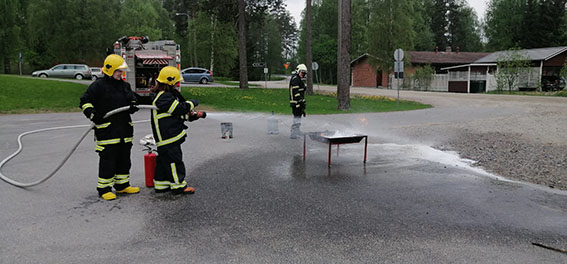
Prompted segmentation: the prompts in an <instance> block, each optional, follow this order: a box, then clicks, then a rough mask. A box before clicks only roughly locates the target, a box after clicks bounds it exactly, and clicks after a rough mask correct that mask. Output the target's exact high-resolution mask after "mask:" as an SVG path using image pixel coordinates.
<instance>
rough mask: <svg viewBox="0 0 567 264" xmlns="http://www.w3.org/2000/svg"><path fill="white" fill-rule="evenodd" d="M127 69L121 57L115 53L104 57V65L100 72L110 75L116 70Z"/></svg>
mask: <svg viewBox="0 0 567 264" xmlns="http://www.w3.org/2000/svg"><path fill="white" fill-rule="evenodd" d="M118 69H120V70H123V69H128V64H126V62H125V61H124V59H123V58H122V57H120V56H119V55H116V54H110V55H108V56H107V57H106V59H104V65H103V67H102V72H104V74H106V75H108V76H111V77H112V75H113V74H114V71H116V70H118Z"/></svg>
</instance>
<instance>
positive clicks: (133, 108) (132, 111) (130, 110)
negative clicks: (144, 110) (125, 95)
mask: <svg viewBox="0 0 567 264" xmlns="http://www.w3.org/2000/svg"><path fill="white" fill-rule="evenodd" d="M138 110H140V109H139V108H138V106H136V105H135V104H131V105H130V109H128V113H130V114H133V113H136V112H138Z"/></svg>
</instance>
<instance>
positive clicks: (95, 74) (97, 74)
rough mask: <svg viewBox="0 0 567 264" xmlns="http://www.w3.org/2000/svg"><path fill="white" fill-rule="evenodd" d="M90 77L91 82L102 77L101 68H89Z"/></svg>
mask: <svg viewBox="0 0 567 264" xmlns="http://www.w3.org/2000/svg"><path fill="white" fill-rule="evenodd" d="M91 75H92V76H93V77H92V78H91V79H93V81H95V80H96V79H98V78H103V77H104V73H103V72H102V68H98V67H91Z"/></svg>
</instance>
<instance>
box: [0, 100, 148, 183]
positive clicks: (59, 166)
mask: <svg viewBox="0 0 567 264" xmlns="http://www.w3.org/2000/svg"><path fill="white" fill-rule="evenodd" d="M137 107H138V108H140V109H157V107H155V106H152V105H138V106H137ZM129 109H130V106H124V107H120V108H116V109H114V110H112V111H110V112H108V113H106V115H104V118H107V117H109V116H112V115H114V114H117V113H120V112H123V111H127V110H129ZM86 126H89V129H87V131H85V132H84V133H83V135H82V136H81V138H80V139H79V141H77V143H75V145H74V146H73V148H71V150H70V151H69V153H67V156H65V158H64V159H63V160H62V161H61V163H59V165H57V167H56V168H55V169H54V170H53V171H52V172H51V173H49V175H47V177H45V178H43V179H40V180H37V181H35V182H30V183H21V182H18V181H15V180H12V179H10V178H8V177H6V175H4V174H2V172H1V170H2V166H4V164H6V163H7V162H8V161H9V160H11V159H12V158H14V157H16V156H17V155H18V154H20V152H21V151H22V149H23V145H22V138H23V137H24V136H26V135H30V134H35V133H39V132H45V131H51V130H59V129H68V128H78V127H86ZM94 127H95V124H94V123H91V124H90V125H78V126H63V127H52V128H44V129H38V130H33V131H28V132H25V133H22V134H20V135H19V136H18V150H16V152H14V153H13V154H12V155H10V156H8V157H7V158H5V159H4V160H2V162H0V179H2V180H4V181H5V182H7V183H9V184H12V185H14V186H17V187H22V188H27V187H32V186H35V185H38V184H40V183H42V182H44V181H46V180H48V179H49V178H51V177H52V176H53V175H54V174H55V173H57V171H59V169H61V167H63V165H64V164H65V162H67V160H69V158H70V157H71V155H72V154H73V153H74V152H75V150H76V149H77V147H79V144H80V143H81V142H82V141H83V139H84V138H85V137H86V136H87V134H88V133H89V132H90V131H91V129H93V128H94Z"/></svg>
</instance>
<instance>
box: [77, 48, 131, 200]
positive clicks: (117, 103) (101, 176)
mask: <svg viewBox="0 0 567 264" xmlns="http://www.w3.org/2000/svg"><path fill="white" fill-rule="evenodd" d="M127 68H128V65H126V63H125V62H124V59H122V57H120V56H118V55H115V54H112V55H109V56H108V57H106V59H105V60H104V66H103V70H102V71H103V72H104V74H105V76H104V78H99V79H98V80H96V81H95V82H93V83H92V84H91V85H89V87H88V88H87V91H86V92H85V93H84V94H83V95H82V96H81V98H80V105H79V107H81V109H83V113H84V114H85V116H86V117H87V118H88V119H90V120H91V121H92V122H94V124H95V127H94V130H95V141H96V147H95V150H96V152H97V153H98V155H99V164H98V185H97V190H98V194H99V196H100V197H101V198H103V199H104V200H114V199H116V195H115V194H114V193H113V192H112V188H113V187H114V189H115V190H116V193H124V194H132V193H138V192H140V188H138V187H133V186H130V166H131V162H130V150H131V149H132V139H133V136H134V127H133V124H132V119H131V118H130V114H133V113H134V112H136V111H138V108H137V107H136V104H137V101H136V96H135V94H134V92H132V89H131V88H130V84H128V83H127V82H124V81H123V80H122V72H123V71H124V70H125V69H127ZM124 106H130V110H129V111H127V112H126V111H125V112H120V113H117V114H115V115H112V116H110V117H108V118H104V115H106V113H108V112H110V111H112V110H114V109H116V108H119V107H124Z"/></svg>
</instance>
